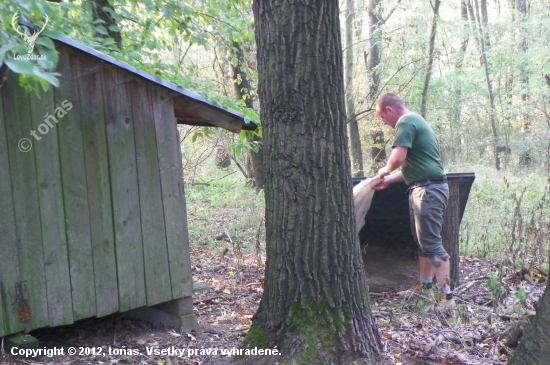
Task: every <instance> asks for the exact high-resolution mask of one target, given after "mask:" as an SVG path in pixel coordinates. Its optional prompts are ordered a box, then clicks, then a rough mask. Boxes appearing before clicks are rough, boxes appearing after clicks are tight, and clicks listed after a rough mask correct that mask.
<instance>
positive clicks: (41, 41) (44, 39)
mask: <svg viewBox="0 0 550 365" xmlns="http://www.w3.org/2000/svg"><path fill="white" fill-rule="evenodd" d="M36 44H40V45H42V46H44V47H46V48H49V49H55V45H54V44H53V41H52V40H51V39H50V38H48V37H39V38H38V39H37V40H36Z"/></svg>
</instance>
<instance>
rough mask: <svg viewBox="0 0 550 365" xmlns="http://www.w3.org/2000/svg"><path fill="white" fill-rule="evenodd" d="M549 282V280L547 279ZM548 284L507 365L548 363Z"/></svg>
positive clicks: (549, 287)
mask: <svg viewBox="0 0 550 365" xmlns="http://www.w3.org/2000/svg"><path fill="white" fill-rule="evenodd" d="M549 280H550V279H549ZM549 359H550V283H549V284H548V285H547V286H546V291H545V292H544V295H543V297H542V298H541V299H540V301H539V303H538V305H537V315H536V316H535V319H534V320H533V323H532V324H531V326H530V327H529V329H528V330H527V332H526V333H525V335H524V336H523V339H522V340H521V342H520V343H519V346H518V348H517V349H516V351H514V356H512V359H511V360H510V362H508V364H509V365H548V364H549V363H550V360H549Z"/></svg>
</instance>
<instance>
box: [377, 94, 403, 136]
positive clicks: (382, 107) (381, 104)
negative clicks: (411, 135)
mask: <svg viewBox="0 0 550 365" xmlns="http://www.w3.org/2000/svg"><path fill="white" fill-rule="evenodd" d="M408 112H409V111H408V110H407V108H406V107H405V104H403V100H401V99H400V98H399V96H397V95H395V94H384V95H382V96H381V97H380V99H378V102H377V103H376V115H377V116H378V118H380V119H382V122H383V123H384V124H387V125H389V126H390V127H392V128H395V125H396V124H397V121H398V120H399V118H401V116H402V115H403V114H407V113H408Z"/></svg>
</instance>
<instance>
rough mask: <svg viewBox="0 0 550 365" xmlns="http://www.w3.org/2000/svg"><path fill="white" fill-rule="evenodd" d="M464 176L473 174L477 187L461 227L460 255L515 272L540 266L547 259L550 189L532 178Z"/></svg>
mask: <svg viewBox="0 0 550 365" xmlns="http://www.w3.org/2000/svg"><path fill="white" fill-rule="evenodd" d="M468 170H471V171H476V181H475V183H474V185H473V187H472V190H471V192H470V197H469V200H468V204H467V206H466V212H465V214H464V218H463V221H462V225H461V227H462V231H461V237H460V248H461V253H462V254H465V255H473V256H479V257H485V258H490V259H494V260H499V261H502V262H504V263H505V264H506V265H509V266H515V267H522V266H523V267H533V266H537V267H541V266H542V265H544V264H545V262H546V260H547V259H548V257H549V256H550V245H549V242H550V236H549V232H548V229H547V227H548V226H549V225H550V214H549V213H548V205H549V189H550V183H549V182H548V181H547V180H544V179H541V176H540V175H539V174H537V173H535V172H531V173H528V172H527V171H525V172H524V173H523V174H522V175H521V176H514V175H509V174H506V175H503V174H501V173H497V172H495V171H494V170H492V169H488V168H483V167H472V166H470V167H469V168H468ZM450 171H456V170H453V169H452V167H451V169H450Z"/></svg>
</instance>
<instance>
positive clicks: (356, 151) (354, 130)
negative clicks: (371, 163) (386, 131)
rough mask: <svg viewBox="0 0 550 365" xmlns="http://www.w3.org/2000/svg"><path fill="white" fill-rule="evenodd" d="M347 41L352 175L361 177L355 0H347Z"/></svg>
mask: <svg viewBox="0 0 550 365" xmlns="http://www.w3.org/2000/svg"><path fill="white" fill-rule="evenodd" d="M345 32H346V43H345V53H344V55H345V64H346V67H345V72H346V110H347V115H348V118H349V119H348V134H349V140H350V157H351V171H352V176H355V177H360V176H363V175H364V171H363V151H362V150H361V135H360V134H359V125H358V123H357V118H356V117H355V114H356V112H355V99H354V93H353V79H354V77H355V76H354V73H355V67H354V64H355V63H354V59H353V58H354V52H353V34H354V33H355V0H346V30H345Z"/></svg>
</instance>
